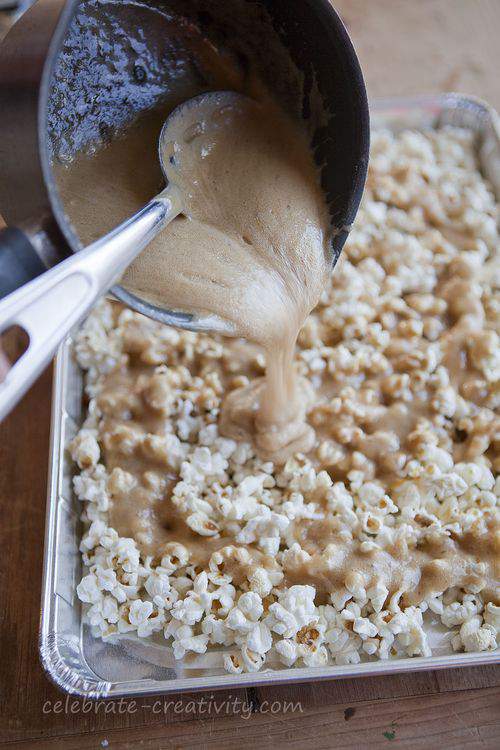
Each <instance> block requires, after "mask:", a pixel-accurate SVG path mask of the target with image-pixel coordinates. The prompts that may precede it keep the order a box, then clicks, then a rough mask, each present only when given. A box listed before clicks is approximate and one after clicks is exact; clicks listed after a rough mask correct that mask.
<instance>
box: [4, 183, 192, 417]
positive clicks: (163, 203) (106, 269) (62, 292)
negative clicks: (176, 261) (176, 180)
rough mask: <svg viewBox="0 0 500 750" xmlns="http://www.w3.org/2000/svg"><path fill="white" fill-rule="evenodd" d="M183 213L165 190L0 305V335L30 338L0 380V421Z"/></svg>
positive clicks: (174, 193) (177, 198)
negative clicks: (12, 332)
mask: <svg viewBox="0 0 500 750" xmlns="http://www.w3.org/2000/svg"><path fill="white" fill-rule="evenodd" d="M181 210H182V205H181V201H180V196H179V193H178V191H177V190H176V188H175V187H173V186H168V187H167V188H165V190H163V191H162V192H161V193H160V194H159V195H157V196H156V197H155V198H153V199H152V200H151V201H149V203H147V204H146V205H145V206H144V207H143V208H142V209H140V211H138V212H137V213H136V214H135V215H134V216H132V217H131V218H130V219H127V220H126V221H125V222H123V224H120V226H118V227H117V228H116V229H113V230H112V231H111V232H110V233H109V234H107V235H106V236H105V237H103V238H101V239H99V240H97V241H96V242H94V243H93V244H92V245H90V246H89V247H87V248H85V249H84V250H81V251H80V252H78V253H76V254H75V255H73V256H71V257H70V258H67V259H66V260H64V261H63V262H62V263H59V264H58V265H57V266H54V268H52V269H50V271H47V272H46V273H44V274H42V275H41V276H39V277H38V278H36V279H34V280H33V281H31V282H29V283H28V284H26V285H25V286H23V287H21V288H20V289H17V290H16V291H15V292H13V293H12V294H9V295H8V296H7V297H5V299H3V300H2V301H1V302H0V335H1V334H3V333H4V332H5V331H6V330H8V329H9V328H11V327H12V326H16V325H17V326H20V327H21V328H22V329H23V330H24V331H25V332H26V333H27V334H28V336H29V345H28V348H27V349H26V351H25V353H24V354H23V355H22V357H21V358H20V359H19V360H18V361H17V362H16V363H15V364H14V365H13V366H12V367H11V368H10V369H9V370H8V371H7V373H6V374H5V375H4V377H3V379H2V378H1V376H0V380H1V382H0V421H1V420H2V419H3V418H4V417H5V416H6V415H7V414H8V413H9V412H10V411H11V409H12V408H13V407H14V406H15V405H16V403H17V402H18V401H19V399H20V398H21V396H22V395H23V394H24V393H25V392H26V391H27V389H28V388H29V387H30V385H31V384H32V383H33V381H34V380H35V379H36V377H37V376H38V375H39V374H40V372H41V371H42V370H43V368H44V367H45V366H46V365H47V364H48V363H49V361H50V360H51V358H52V356H53V355H54V353H55V351H56V349H57V347H58V346H59V344H60V343H61V341H62V340H63V339H64V337H65V336H66V335H67V334H68V333H69V332H70V330H71V329H72V328H73V326H74V325H76V324H77V323H78V322H80V320H81V319H82V318H83V317H84V316H85V315H86V314H87V313H88V312H89V310H90V308H91V307H92V305H94V303H95V302H96V301H97V299H98V298H99V297H100V296H101V295H103V294H104V293H105V292H106V291H107V290H108V289H109V288H110V287H111V286H112V285H113V284H114V283H115V281H116V280H117V279H118V278H119V277H120V276H121V275H122V274H123V272H124V271H125V269H126V268H127V266H129V265H130V263H131V262H132V261H133V260H134V258H136V256H137V255H138V254H139V253H140V252H141V250H143V249H144V248H145V247H146V245H147V244H148V243H149V242H151V240H152V239H154V237H156V235H157V234H158V233H159V232H160V231H161V230H162V229H163V228H164V227H165V226H166V225H167V224H168V223H169V222H170V221H172V219H174V218H175V217H176V216H177V215H178V214H179V213H180V212H181ZM0 352H1V345H0Z"/></svg>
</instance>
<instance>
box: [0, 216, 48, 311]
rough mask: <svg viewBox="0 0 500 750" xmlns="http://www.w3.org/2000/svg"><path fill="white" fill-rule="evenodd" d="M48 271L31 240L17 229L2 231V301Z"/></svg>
mask: <svg viewBox="0 0 500 750" xmlns="http://www.w3.org/2000/svg"><path fill="white" fill-rule="evenodd" d="M45 270H46V268H45V266H44V265H43V263H42V261H41V259H40V257H39V256H38V254H37V252H36V250H35V249H34V247H33V245H32V244H31V242H30V240H29V238H28V237H27V236H26V234H25V233H24V232H23V231H22V229H17V228H16V227H7V228H6V229H2V230H0V299H2V298H3V297H6V296H7V295H8V294H10V293H11V292H13V291H15V290H16V289H19V287H20V286H23V284H27V283H28V282H29V281H31V280H32V279H35V278H36V277H37V276H40V274H41V273H43V272H44V271H45Z"/></svg>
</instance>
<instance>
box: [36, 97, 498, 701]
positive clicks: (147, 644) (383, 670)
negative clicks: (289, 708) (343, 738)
mask: <svg viewBox="0 0 500 750" xmlns="http://www.w3.org/2000/svg"><path fill="white" fill-rule="evenodd" d="M372 123H373V126H374V127H375V128H380V127H384V128H388V129H390V130H394V131H397V130H398V129H402V128H408V127H410V128H414V129H417V130H422V129H428V128H433V127H439V126H442V125H446V124H451V125H456V126H460V127H464V128H469V129H471V130H472V131H474V133H475V134H476V136H477V149H478V155H479V159H480V164H481V168H482V170H483V173H484V175H485V176H486V177H487V178H488V179H489V180H490V182H491V184H492V185H493V186H494V188H495V190H496V194H497V197H499V198H500V127H499V119H498V115H497V114H496V112H495V111H494V110H492V109H491V108H490V107H488V105H486V104H484V103H483V102H481V101H479V100H477V99H473V98H469V97H464V96H460V95H457V94H444V95H441V96H426V97H422V98H412V99H391V100H381V101H377V102H375V103H373V105H372ZM82 395H83V373H82V372H81V370H80V369H79V367H78V365H77V364H76V362H75V360H74V358H73V356H72V341H71V338H68V339H67V340H66V341H65V342H64V344H62V346H61V347H60V350H59V352H58V355H57V358H56V364H55V377H54V390H53V404H52V433H51V449H50V465H49V484H48V499H47V520H46V535H45V557H44V572H43V590H42V606H41V627H40V655H41V660H42V664H43V667H44V669H45V671H46V673H47V675H48V677H50V679H51V680H52V681H53V682H55V683H56V685H58V686H59V687H60V688H61V689H62V690H65V691H66V692H68V693H73V694H77V695H80V696H84V697H87V698H98V697H100V698H102V697H121V696H132V695H148V694H151V695H158V694H165V693H169V692H174V691H175V692H180V691H185V690H201V689H205V690H214V689H216V688H229V687H243V686H250V685H268V684H278V683H293V682H304V681H313V680H321V679H332V678H337V679H338V678H346V677H361V676H362V675H367V674H370V675H377V674H379V675H380V674H389V673H400V672H411V671H420V670H428V669H443V668H445V667H459V666H472V665H478V664H486V663H488V664H493V663H495V662H498V661H500V650H497V651H494V652H483V653H472V654H470V653H468V654H464V653H453V652H451V649H450V645H449V638H446V637H445V634H444V632H443V631H442V630H440V629H439V627H437V626H436V625H435V624H432V623H430V624H429V626H428V627H429V641H430V643H431V646H432V650H433V656H430V657H413V658H405V659H390V660H388V661H376V662H374V661H370V662H364V663H360V664H350V665H347V666H327V667H313V668H306V667H304V668H290V669H288V668H285V667H283V666H281V665H279V664H278V663H276V664H275V665H273V668H272V669H268V670H267V671H261V672H257V673H252V674H241V675H231V674H228V673H227V672H225V671H224V669H223V667H222V656H221V652H220V651H219V652H217V651H216V652H209V653H207V654H204V655H202V656H194V658H193V657H192V656H191V657H189V658H185V659H183V660H180V661H176V660H175V659H174V657H173V653H172V650H171V648H170V647H168V646H167V645H166V643H157V642H152V641H150V640H141V639H139V638H134V637H127V638H124V639H123V640H119V641H118V642H117V643H114V644H112V643H109V642H108V643H105V642H103V641H101V640H100V639H94V638H93V637H92V635H91V633H90V629H89V626H88V625H86V624H85V623H84V622H83V621H82V607H81V605H80V602H79V601H78V598H77V596H76V585H77V583H78V581H79V579H80V577H81V572H82V564H81V560H80V553H79V551H78V545H79V540H80V536H81V524H80V521H79V515H80V512H81V504H80V503H79V502H78V501H77V500H76V498H75V497H74V495H73V492H72V474H73V471H74V469H73V467H72V464H71V460H70V459H69V458H68V455H67V451H66V446H67V445H68V443H69V441H70V440H71V439H72V438H73V436H74V435H75V433H76V432H77V431H78V429H79V426H80V424H81V421H82V419H83V410H82V403H83V399H82Z"/></svg>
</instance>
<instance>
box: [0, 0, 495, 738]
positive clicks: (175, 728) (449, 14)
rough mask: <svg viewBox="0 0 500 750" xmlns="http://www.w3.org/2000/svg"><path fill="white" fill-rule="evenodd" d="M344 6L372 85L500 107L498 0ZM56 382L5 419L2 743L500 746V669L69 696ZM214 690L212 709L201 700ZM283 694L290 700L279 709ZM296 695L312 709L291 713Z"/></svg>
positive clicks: (0, 459)
mask: <svg viewBox="0 0 500 750" xmlns="http://www.w3.org/2000/svg"><path fill="white" fill-rule="evenodd" d="M336 5H337V7H338V8H339V9H340V10H341V12H343V14H344V17H345V19H346V21H347V23H348V25H349V28H350V31H351V33H352V35H353V37H354V40H355V42H356V43H357V46H358V50H359V53H360V57H361V61H362V63H363V65H364V69H365V74H366V78H367V83H368V88H369V91H370V94H371V95H381V94H386V95H390V94H404V93H409V94H415V93H419V92H420V93H422V92H428V91H440V90H445V89H457V90H462V91H468V92H469V93H475V94H478V95H481V96H483V97H485V98H488V99H489V100H490V101H491V102H492V103H493V104H495V105H496V106H497V107H498V106H500V89H499V87H498V77H497V76H498V67H499V66H498V62H499V55H498V43H497V34H498V31H499V30H500V2H499V0H419V2H418V3H414V2H412V0H341V1H340V2H337V3H336ZM50 389H51V371H50V369H49V370H47V371H46V372H45V373H44V375H43V376H42V377H41V378H40V380H39V381H38V382H37V383H36V385H35V386H34V387H33V388H32V390H31V391H30V393H29V394H28V395H27V396H26V398H25V399H24V401H23V402H22V403H21V404H20V405H19V406H18V408H17V409H16V410H15V412H14V413H13V414H11V416H10V417H9V418H8V419H7V420H6V421H5V422H4V423H3V424H2V425H1V426H0V467H1V472H0V514H1V515H0V518H1V523H0V549H1V556H2V561H1V565H0V649H1V651H0V701H1V708H0V744H5V745H6V746H8V747H9V748H11V750H17V749H18V748H28V747H29V748H40V750H44V749H45V748H64V749H66V748H67V749H68V750H73V749H75V750H86V749H87V748H89V749H90V748H106V747H108V748H112V749H113V750H115V748H120V750H128V749H132V748H134V749H135V748H139V747H140V748H144V749H145V750H146V749H148V748H197V747H199V748H236V747H238V748H241V749H243V748H254V747H262V748H268V747H272V748H281V747H287V748H301V749H302V748H314V749H315V750H316V749H318V750H319V749H320V748H367V747H370V748H378V747H383V748H386V747H387V748H388V747H398V748H420V747H422V748H424V747H425V748H431V749H433V748H438V747H439V748H467V750H472V748H482V749H483V750H486V749H487V748H492V749H493V748H498V747H500V669H499V668H497V667H478V668H475V669H462V670H447V671H442V672H427V673H421V674H419V673H415V674H408V675H406V676H400V677H378V678H369V679H358V680H345V681H336V682H335V681H329V682H322V683H317V684H310V685H308V684H305V685H301V686H295V687H282V688H249V689H245V690H233V691H230V692H228V691H221V692H217V693H215V694H212V695H213V696H214V697H213V701H217V706H216V708H218V710H219V712H220V713H218V714H217V713H216V710H215V707H214V704H212V710H211V711H210V712H209V711H208V710H207V709H208V701H209V700H210V695H211V694H207V693H204V694H200V693H197V694H195V695H184V696H182V703H181V704H179V706H176V705H175V701H177V700H180V696H169V697H168V699H167V700H168V701H171V703H170V705H169V706H167V710H166V713H165V714H164V713H163V705H161V704H160V706H159V708H160V710H161V713H157V712H156V711H158V704H156V703H155V700H154V699H148V700H142V699H139V700H137V701H136V702H135V703H133V702H132V701H127V702H125V701H123V702H122V703H118V702H115V703H114V704H112V703H111V704H110V703H105V702H101V703H99V704H97V705H93V706H89V704H84V703H83V702H82V701H78V700H76V699H75V700H73V699H70V700H69V701H68V703H67V704H65V702H64V696H63V695H62V694H61V693H59V692H58V691H57V690H56V689H55V688H54V687H53V686H52V685H51V684H50V683H49V682H48V681H47V679H46V678H45V676H44V675H43V673H42V671H41V668H40V665H39V661H38V653H37V635H38V623H39V603H40V580H41V575H42V552H43V549H42V547H43V533H44V524H45V492H46V476H47V475H46V467H47V457H48V440H49V414H50V399H51V390H50ZM201 697H203V698H205V701H206V702H205V704H202V707H203V706H204V710H202V707H200V704H199V703H198V706H195V705H194V704H193V703H192V701H193V700H196V701H200V698H201ZM238 700H239V701H240V703H239V704H235V701H238ZM58 701H59V702H60V701H62V702H60V703H58ZM266 701H267V703H266ZM275 701H280V702H281V707H282V710H281V711H277V712H276V713H272V712H271V711H269V710H266V709H269V707H272V704H273V702H275ZM285 701H288V702H290V703H295V704H296V703H297V702H299V703H300V709H299V708H298V707H296V708H297V710H295V711H294V712H291V711H290V710H288V712H286V713H285V712H284V710H283V709H284V702H285ZM242 702H245V703H242ZM247 704H251V706H252V710H251V711H250V710H249V709H248V705H247ZM155 706H156V709H155ZM276 706H277V704H276ZM276 706H275V708H276ZM238 708H239V710H238ZM194 710H197V711H198V713H197V715H194V714H193V711H194ZM233 711H234V713H233Z"/></svg>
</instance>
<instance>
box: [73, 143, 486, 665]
mask: <svg viewBox="0 0 500 750" xmlns="http://www.w3.org/2000/svg"><path fill="white" fill-rule="evenodd" d="M496 218H497V206H496V205H495V201H494V198H493V196H492V193H491V191H490V189H489V187H488V185H487V183H486V182H485V181H484V180H483V179H482V177H481V176H480V174H479V172H478V171H477V166H476V162H475V156H474V148H473V142H472V136H471V134H470V133H468V132H465V131H460V130H442V131H437V132H429V133H426V134H425V135H424V134H419V133H414V132H410V131H407V132H403V133H401V134H400V135H398V136H393V135H391V134H389V133H386V132H380V133H376V134H375V135H374V137H373V144H372V160H371V168H370V174H369V178H368V183H367V189H366V194H365V197H364V200H363V204H362V207H361V209H360V212H359V216H358V219H357V222H356V225H355V227H354V229H353V231H352V233H351V236H350V238H349V241H348V243H347V245H346V248H345V251H344V254H343V257H342V258H341V260H340V262H339V264H338V267H337V269H336V271H335V273H334V275H333V278H332V281H331V284H330V286H329V288H328V289H327V290H326V291H325V293H324V295H323V297H322V299H321V302H320V304H319V305H318V307H317V308H316V309H315V310H314V311H313V313H312V314H311V315H310V317H309V318H308V320H307V321H306V324H305V326H304V327H303V329H302V331H301V333H300V336H299V344H298V347H297V351H296V357H295V361H296V367H297V371H298V374H299V376H300V377H301V378H302V379H303V381H304V382H305V383H307V384H308V388H309V390H310V392H311V393H312V394H313V399H312V402H311V404H310V405H309V407H308V412H307V420H308V422H309V424H310V425H311V427H312V428H314V432H315V434H316V442H315V444H314V445H313V447H312V448H311V450H310V451H309V453H308V454H307V455H302V454H297V455H295V456H293V457H292V458H290V459H288V461H287V462H286V463H285V464H284V465H275V464H273V463H271V462H269V461H267V462H266V461H265V460H263V459H262V458H259V457H258V456H256V455H255V453H254V451H253V449H252V447H251V446H250V445H248V444H246V443H241V442H240V443H239V442H237V441H234V440H230V439H227V438H224V437H222V436H221V434H220V431H219V416H220V409H221V403H222V401H223V399H224V397H225V396H226V395H227V394H228V393H230V392H231V390H232V389H235V388H238V387H241V386H247V385H248V384H249V383H252V382H255V380H256V379H257V378H259V377H260V376H261V375H262V371H263V364H264V362H263V360H262V355H261V353H260V352H258V351H256V350H255V348H254V347H252V346H250V345H246V344H242V342H240V341H230V340H224V339H220V338H217V337H211V336H207V335H203V334H194V333H188V332H182V331H175V330H173V329H169V328H166V327H163V326H160V325H159V324H157V323H155V322H153V321H150V320H147V319H145V318H143V317H141V316H140V315H137V314H135V313H132V312H131V311H129V310H123V309H122V308H120V307H119V306H117V305H111V304H110V303H103V304H101V305H100V307H99V308H98V309H97V310H96V312H95V313H94V314H93V315H92V316H91V317H90V318H89V320H88V321H87V323H86V324H85V326H84V327H83V329H82V332H81V333H80V335H79V337H78V340H77V342H76V352H77V356H78V358H79V361H80V363H81V364H82V366H83V367H84V369H86V370H87V386H86V387H87V392H88V395H89V398H90V404H89V414H88V418H87V420H86V422H85V424H84V426H83V429H82V431H81V432H80V434H79V436H77V438H76V439H75V441H74V442H73V445H72V453H73V457H74V459H75V461H76V462H77V464H78V466H79V469H80V474H79V476H77V477H76V478H75V490H76V492H77V495H78V496H79V497H80V498H81V499H82V500H85V501H86V503H85V511H84V520H85V521H86V523H87V531H86V534H85V536H84V538H83V541H82V553H83V557H84V562H85V563H86V564H87V566H88V568H89V573H88V575H87V576H86V577H85V578H84V579H83V580H82V582H81V584H80V585H79V590H78V591H79V596H80V598H81V599H82V600H83V601H85V602H87V603H88V604H89V610H88V617H89V619H90V621H91V623H92V624H93V626H94V627H95V628H96V631H97V632H98V633H99V634H101V635H104V636H106V637H108V636H109V635H113V633H118V634H119V633H124V632H129V631H134V632H137V633H138V634H139V635H141V636H146V635H150V634H151V633H153V632H156V631H161V630H162V631H163V632H164V635H165V637H166V638H169V639H173V640H172V645H173V649H174V653H175V655H176V656H178V657H179V658H180V657H182V656H183V655H184V654H185V653H186V652H189V651H194V652H197V653H203V652H204V651H205V650H206V649H207V648H208V647H209V646H211V645H212V646H219V647H220V646H221V645H222V646H224V647H231V648H232V649H233V650H232V651H231V653H229V652H226V653H225V656H224V660H223V663H224V666H225V668H226V669H228V670H229V671H233V672H235V673H237V672H240V671H254V670H256V669H259V668H260V667H261V666H262V665H263V664H264V663H267V664H271V663H276V660H277V663H280V664H284V665H286V666H292V665H293V664H297V663H299V664H300V663H303V664H308V665H313V664H318V665H319V664H324V663H326V662H327V661H328V660H330V661H334V662H335V663H337V664H346V663H356V662H357V661H359V660H360V659H366V658H388V657H389V656H390V655H394V654H397V655H419V654H421V655H428V654H429V653H430V649H429V645H428V643H427V640H426V634H425V629H424V627H423V615H424V613H425V612H426V611H427V610H428V611H430V612H432V613H434V615H435V616H437V617H440V618H441V620H442V622H443V624H444V625H445V626H446V627H448V628H450V629H451V630H453V632H454V636H453V641H452V644H453V647H454V648H456V649H459V650H460V649H462V650H463V649H465V650H468V651H469V650H476V649H480V650H485V649H491V648H495V647H496V640H495V639H496V633H497V631H498V621H499V618H498V609H499V607H498V605H499V585H498V584H499V578H500V525H499V511H498V505H497V503H498V495H499V494H500V480H499V479H496V481H495V474H497V473H498V471H499V468H500V458H499V452H498V440H499V435H500V423H499V419H498V417H497V414H496V409H497V408H498V405H499V381H500V347H499V339H498V324H499V319H500V318H499V313H500V297H499V291H498V289H499V277H500V270H499V263H498V233H497V229H496ZM242 597H247V598H246V599H243V598H242ZM131 602H132V603H133V602H141V604H134V607H133V608H131ZM240 602H241V604H240ZM143 605H147V606H143ZM234 648H236V652H235V651H234ZM273 659H274V660H275V661H274V662H273ZM221 663H222V662H221Z"/></svg>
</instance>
